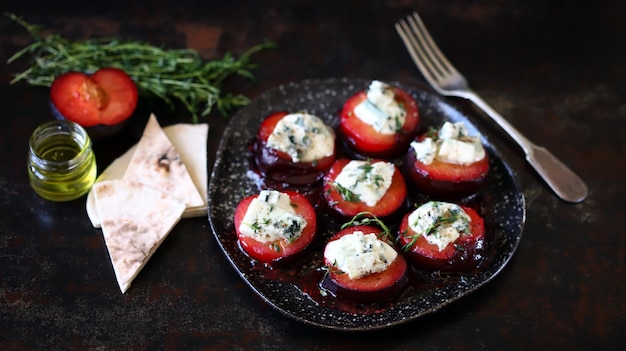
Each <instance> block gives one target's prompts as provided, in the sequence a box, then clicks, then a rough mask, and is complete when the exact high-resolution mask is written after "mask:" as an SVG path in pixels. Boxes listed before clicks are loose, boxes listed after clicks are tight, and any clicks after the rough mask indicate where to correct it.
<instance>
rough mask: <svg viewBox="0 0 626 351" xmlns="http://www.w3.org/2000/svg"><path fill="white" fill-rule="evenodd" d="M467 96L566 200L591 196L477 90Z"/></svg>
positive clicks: (564, 166) (553, 157) (579, 180)
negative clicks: (518, 147)
mask: <svg viewBox="0 0 626 351" xmlns="http://www.w3.org/2000/svg"><path fill="white" fill-rule="evenodd" d="M463 97H465V98H466V99H468V100H470V101H472V102H473V103H474V104H476V106H478V107H479V108H480V109H482V110H483V111H484V112H485V113H486V114H487V115H489V117H491V118H492V119H493V120H494V121H495V122H496V123H497V124H498V125H499V126H500V127H501V128H502V129H504V131H506V132H507V133H508V134H509V135H510V136H511V138H513V140H515V142H517V144H518V145H519V146H520V147H521V148H522V150H523V151H524V154H525V155H526V161H528V163H530V165H531V166H532V167H533V168H534V169H535V171H537V173H539V175H540V176H541V178H543V180H544V181H545V182H546V183H547V184H548V186H550V188H551V189H552V191H554V192H555V193H556V194H557V195H558V196H559V197H560V198H561V199H562V200H564V201H567V202H572V203H578V202H581V201H583V200H584V199H585V198H586V197H587V195H588V194H589V188H588V187H587V185H586V184H585V182H584V181H583V180H582V179H581V178H580V177H579V176H578V175H576V173H574V172H573V171H572V170H571V169H570V168H569V167H567V166H566V165H565V164H564V163H563V162H561V161H560V160H559V159H557V158H556V157H555V156H554V155H553V154H552V153H551V152H550V151H548V150H547V149H546V148H545V147H543V146H537V145H535V144H533V143H532V142H531V141H530V140H528V139H526V137H525V136H523V135H522V134H521V133H520V132H519V131H517V129H515V127H513V126H512V125H511V124H510V123H509V122H508V121H507V120H506V119H504V117H502V116H501V115H500V114H499V113H498V112H496V111H495V110H494V109H493V108H491V106H489V105H488V104H487V103H486V102H485V101H484V100H483V99H482V98H481V97H480V96H478V95H477V94H476V93H474V92H473V91H469V92H466V94H463Z"/></svg>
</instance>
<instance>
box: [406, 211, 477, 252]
mask: <svg viewBox="0 0 626 351" xmlns="http://www.w3.org/2000/svg"><path fill="white" fill-rule="evenodd" d="M470 222H471V218H470V216H469V215H468V214H467V213H465V211H463V209H462V208H461V207H460V206H459V205H457V204H453V203H449V202H439V201H430V202H427V203H425V204H423V205H422V206H420V207H418V208H417V209H415V210H414V211H413V212H411V214H409V218H408V223H409V227H410V228H411V229H412V230H413V231H414V232H415V233H417V234H418V235H421V236H423V237H424V239H426V241H428V242H429V243H430V244H433V245H437V248H438V249H439V251H443V250H444V249H445V248H446V247H447V246H448V245H450V244H451V243H453V242H455V241H456V240H457V239H458V238H459V237H460V236H461V235H469V234H470Z"/></svg>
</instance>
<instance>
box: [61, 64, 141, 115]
mask: <svg viewBox="0 0 626 351" xmlns="http://www.w3.org/2000/svg"><path fill="white" fill-rule="evenodd" d="M50 100H51V102H52V106H53V107H54V108H55V109H56V110H57V111H58V113H60V114H61V115H62V116H63V118H65V119H68V120H70V121H73V122H76V123H78V124H80V125H81V126H83V127H92V126H96V125H113V124H117V123H120V122H122V121H124V120H126V119H127V118H128V117H130V116H131V115H132V113H133V112H134V111H135V108H136V107H137V100H138V92H137V86H136V85H135V82H133V80H132V79H131V78H130V77H129V76H128V75H127V74H126V73H125V72H124V71H122V70H120V69H117V68H101V69H99V70H98V71H96V72H95V73H94V74H93V75H91V76H89V75H87V74H84V73H81V72H68V73H65V74H62V75H60V76H58V77H57V78H56V79H55V80H54V82H52V85H51V86H50Z"/></svg>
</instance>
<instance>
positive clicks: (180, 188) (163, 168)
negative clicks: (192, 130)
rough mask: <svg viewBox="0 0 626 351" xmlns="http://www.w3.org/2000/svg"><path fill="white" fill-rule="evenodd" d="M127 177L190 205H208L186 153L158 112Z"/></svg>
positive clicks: (130, 163)
mask: <svg viewBox="0 0 626 351" xmlns="http://www.w3.org/2000/svg"><path fill="white" fill-rule="evenodd" d="M124 179H129V180H136V181H139V182H142V183H144V184H146V185H149V186H152V187H154V188H156V189H159V190H160V191H162V192H165V193H167V194H169V195H171V196H174V197H175V198H177V199H178V200H180V201H182V202H183V203H185V205H186V206H187V207H188V208H196V207H202V206H203V205H204V201H203V200H202V197H201V196H200V193H199V192H198V189H197V188H196V186H195V185H194V184H193V180H192V179H191V176H190V175H189V172H188V171H187V167H185V164H184V163H183V160H182V157H181V156H180V154H179V152H178V151H177V150H176V148H175V147H174V145H172V142H171V141H170V140H169V139H168V138H167V136H166V135H165V132H163V129H161V126H160V125H159V122H157V120H156V117H155V116H154V114H152V115H150V118H149V119H148V123H147V125H146V128H145V129H144V132H143V135H142V136H141V139H140V140H139V143H138V144H137V149H135V152H134V153H133V157H131V159H130V162H129V163H128V168H126V172H125V173H124Z"/></svg>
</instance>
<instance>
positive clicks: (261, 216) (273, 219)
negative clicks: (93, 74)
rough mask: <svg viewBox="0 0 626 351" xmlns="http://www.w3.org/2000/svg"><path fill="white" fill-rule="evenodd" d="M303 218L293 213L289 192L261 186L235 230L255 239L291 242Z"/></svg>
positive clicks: (302, 227) (303, 225)
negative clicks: (237, 228) (261, 188)
mask: <svg viewBox="0 0 626 351" xmlns="http://www.w3.org/2000/svg"><path fill="white" fill-rule="evenodd" d="M306 225H307V222H306V219H304V217H302V216H300V215H298V214H296V211H295V210H294V209H293V207H292V206H291V200H290V198H289V195H287V194H285V193H282V192H279V191H276V190H262V191H261V193H260V194H259V196H258V197H256V198H255V199H253V200H252V201H251V202H250V205H249V206H248V209H247V210H246V214H245V215H244V217H243V220H242V221H241V224H240V225H239V231H240V232H241V233H242V234H244V235H246V236H249V237H251V238H253V239H255V240H257V241H260V242H263V243H271V242H274V241H276V240H281V239H282V240H286V241H288V242H292V241H294V240H296V239H298V238H299V237H300V236H301V235H302V230H303V229H304V228H305V227H306Z"/></svg>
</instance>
